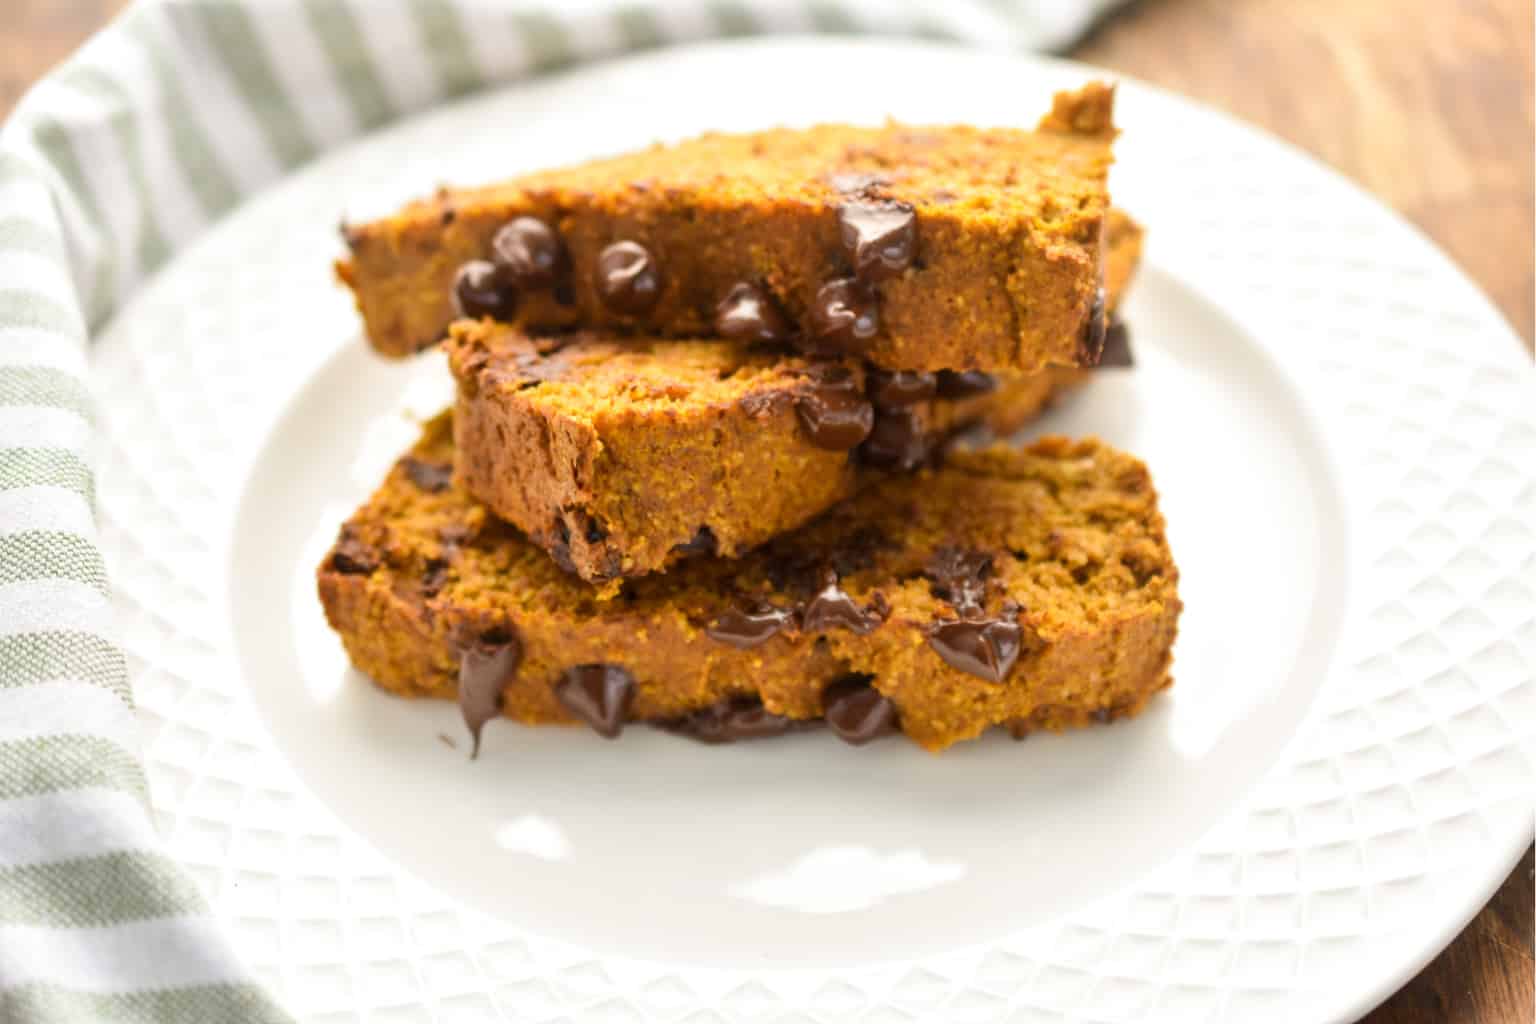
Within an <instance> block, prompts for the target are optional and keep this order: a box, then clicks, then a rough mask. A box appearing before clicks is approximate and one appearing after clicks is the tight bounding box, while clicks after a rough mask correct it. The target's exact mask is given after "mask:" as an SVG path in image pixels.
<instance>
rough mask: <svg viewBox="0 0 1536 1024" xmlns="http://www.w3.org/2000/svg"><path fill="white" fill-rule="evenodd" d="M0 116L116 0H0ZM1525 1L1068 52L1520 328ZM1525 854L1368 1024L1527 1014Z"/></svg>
mask: <svg viewBox="0 0 1536 1024" xmlns="http://www.w3.org/2000/svg"><path fill="white" fill-rule="evenodd" d="M0 6H3V8H4V11H3V13H0V115H3V114H5V113H6V112H8V111H9V110H10V108H11V106H12V105H13V104H14V103H15V101H16V100H17V99H18V98H19V97H20V95H21V93H22V91H23V90H25V89H26V87H27V86H28V85H30V84H31V82H32V81H33V80H35V79H36V78H37V77H38V76H39V75H41V74H42V73H43V72H45V71H47V70H48V69H49V68H50V67H52V66H53V65H54V64H56V63H58V62H59V61H60V60H61V59H63V58H64V57H65V56H67V55H68V54H69V52H70V51H71V50H73V49H74V48H75V47H76V46H77V45H79V43H80V42H81V41H82V40H83V39H84V38H85V37H86V36H87V35H89V34H90V33H91V32H93V31H95V30H96V29H97V28H98V27H99V26H101V25H102V24H103V23H105V22H106V21H107V19H109V18H110V17H111V16H112V15H113V14H114V13H116V12H117V11H118V10H120V9H121V8H122V7H123V6H125V3H124V0H0ZM1532 40H1533V25H1532V3H1531V0H1142V2H1141V3H1138V4H1135V5H1133V6H1132V7H1130V8H1129V9H1128V10H1126V11H1125V12H1124V13H1121V14H1118V15H1115V16H1113V17H1112V18H1110V19H1108V20H1107V21H1106V22H1105V23H1104V24H1103V25H1101V26H1099V28H1098V29H1097V31H1095V32H1094V34H1093V35H1092V36H1091V37H1090V38H1089V39H1088V40H1087V41H1086V42H1085V43H1084V44H1083V45H1082V46H1081V47H1079V48H1078V50H1077V52H1076V53H1075V54H1074V56H1076V57H1079V58H1080V59H1082V60H1087V61H1091V62H1093V63H1095V64H1101V65H1103V66H1105V67H1108V68H1112V69H1115V70H1117V71H1123V72H1125V73H1126V74H1130V75H1135V76H1136V77H1138V78H1143V79H1145V80H1147V81H1149V82H1154V83H1156V84H1158V85H1162V86H1166V87H1168V88H1170V89H1173V90H1175V91H1177V92H1181V93H1184V94H1185V95H1188V96H1192V97H1194V98H1196V99H1199V100H1202V101H1204V102H1206V103H1210V104H1212V105H1214V106H1217V107H1221V108H1223V109H1225V110H1228V111H1230V112H1232V113H1234V114H1236V115H1238V116H1239V117H1242V118H1244V119H1245V120H1248V121H1251V122H1253V123H1254V124H1258V125H1261V126H1263V127H1265V128H1267V129H1269V130H1270V131H1272V132H1274V133H1276V134H1277V135H1280V136H1281V137H1283V138H1285V139H1288V140H1290V141H1291V142H1294V143H1296V144H1297V145H1299V146H1301V147H1302V148H1303V149H1306V150H1309V151H1311V152H1312V153H1314V154H1316V155H1317V156H1319V157H1321V158H1322V159H1323V160H1325V161H1327V162H1328V163H1330V164H1332V165H1333V166H1334V167H1336V168H1338V169H1339V170H1341V171H1343V172H1344V173H1345V174H1348V175H1349V176H1350V177H1352V178H1354V179H1355V180H1356V181H1358V182H1360V183H1361V184H1363V185H1364V186H1365V187H1366V188H1368V189H1370V190H1371V191H1372V192H1374V193H1376V194H1377V195H1379V196H1381V197H1382V198H1383V199H1385V200H1386V201H1387V203H1388V204H1390V205H1392V206H1393V207H1395V208H1396V209H1398V210H1399V211H1401V212H1402V213H1403V214H1405V215H1406V216H1407V217H1408V218H1409V219H1410V220H1412V221H1414V222H1415V223H1416V224H1418V225H1419V226H1420V227H1421V228H1423V229H1424V230H1425V231H1426V232H1427V233H1428V234H1429V235H1430V237H1432V238H1433V239H1434V240H1435V241H1436V242H1437V243H1439V244H1440V245H1441V246H1442V247H1443V248H1444V249H1445V250H1446V251H1448V252H1449V253H1450V254H1451V255H1452V256H1453V257H1454V258H1455V259H1456V260H1457V262H1459V263H1460V264H1461V265H1462V266H1463V267H1465V268H1466V269H1467V271H1468V272H1469V273H1470V274H1471V275H1472V277H1473V278H1474V279H1475V280H1476V281H1477V282H1478V283H1479V284H1481V285H1482V287H1483V288H1484V289H1485V290H1486V291H1487V292H1488V293H1489V294H1490V295H1491V296H1492V297H1493V299H1494V301H1495V302H1496V303H1497V304H1498V305H1499V308H1500V309H1502V310H1503V311H1504V314H1505V316H1507V317H1508V318H1509V319H1510V321H1511V322H1512V323H1513V324H1514V327H1515V329H1516V331H1517V332H1518V333H1519V334H1520V336H1521V337H1522V338H1523V339H1524V341H1525V344H1526V346H1527V347H1528V348H1529V347H1530V346H1531V344H1532V338H1533V333H1536V325H1533V315H1536V314H1533V284H1532V282H1533V273H1536V269H1533V230H1536V228H1533V221H1532V196H1533V192H1536V185H1533V180H1532V176H1533V172H1532V161H1533V151H1536V129H1533V114H1532V110H1533V94H1536V82H1533V73H1532ZM1532 857H1533V855H1532V852H1531V851H1529V850H1528V851H1526V855H1525V858H1524V859H1523V860H1522V861H1521V862H1520V865H1519V866H1518V867H1516V868H1515V870H1514V873H1513V874H1511V875H1510V876H1509V879H1508V880H1507V881H1506V882H1505V883H1504V885H1503V887H1502V888H1501V889H1500V890H1499V891H1498V893H1497V894H1496V895H1495V896H1494V898H1493V900H1492V901H1491V902H1490V903H1489V904H1488V906H1487V907H1485V908H1484V909H1483V911H1482V912H1481V913H1480V914H1478V916H1477V917H1476V918H1475V919H1474V920H1473V921H1472V923H1471V924H1470V925H1468V926H1467V928H1466V930H1465V931H1463V932H1462V934H1461V935H1460V937H1458V938H1457V939H1456V941H1455V942H1453V943H1452V944H1451V946H1450V947H1449V948H1448V949H1447V950H1446V951H1445V952H1444V953H1442V954H1441V955H1440V956H1439V957H1438V958H1437V959H1436V960H1435V961H1434V962H1433V963H1431V964H1430V965H1429V966H1428V967H1427V968H1425V969H1424V971H1423V972H1421V973H1420V974H1419V975H1418V977H1416V978H1415V979H1414V980H1413V981H1411V982H1410V983H1409V984H1408V985H1407V986H1405V987H1404V988H1403V989H1402V991H1400V992H1398V993H1397V994H1396V995H1395V996H1393V997H1392V998H1391V999H1389V1000H1388V1001H1387V1002H1386V1003H1385V1004H1384V1005H1383V1006H1382V1007H1381V1008H1380V1009H1378V1010H1376V1011H1375V1012H1374V1013H1372V1014H1370V1015H1369V1016H1368V1017H1367V1018H1366V1021H1367V1022H1368V1024H1530V1022H1531V1021H1532V1020H1533V1018H1536V994H1533V976H1536V967H1533V956H1532V941H1533V940H1532V932H1533V926H1532V919H1533V909H1532V908H1533V905H1536V888H1533V882H1532V873H1533V870H1536V867H1533V859H1532Z"/></svg>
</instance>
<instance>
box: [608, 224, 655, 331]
mask: <svg viewBox="0 0 1536 1024" xmlns="http://www.w3.org/2000/svg"><path fill="white" fill-rule="evenodd" d="M596 284H597V294H598V295H599V296H600V297H601V298H602V300H603V305H605V306H607V307H608V308H609V309H611V310H613V311H614V312H615V313H622V314H624V315H626V316H638V315H640V314H641V313H646V312H649V311H650V310H651V309H652V308H653V307H654V306H655V305H656V303H657V302H659V301H660V300H661V286H662V280H661V267H660V265H659V264H658V263H657V262H656V257H655V256H652V255H651V251H650V250H649V249H647V248H646V247H645V246H643V245H641V244H640V243H639V242H629V241H624V242H614V243H613V244H612V245H610V246H609V247H608V248H606V249H604V250H603V251H602V253H600V254H599V255H598V257H597V278H596Z"/></svg>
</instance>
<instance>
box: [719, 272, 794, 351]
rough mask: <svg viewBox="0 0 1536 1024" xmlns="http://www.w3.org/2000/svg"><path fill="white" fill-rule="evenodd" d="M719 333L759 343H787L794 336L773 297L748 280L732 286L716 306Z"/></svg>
mask: <svg viewBox="0 0 1536 1024" xmlns="http://www.w3.org/2000/svg"><path fill="white" fill-rule="evenodd" d="M715 332H716V333H717V334H719V335H720V336H721V337H725V338H730V339H732V340H733V341H745V342H751V343H755V344H772V343H775V342H781V341H787V340H788V339H789V337H790V335H792V334H793V333H794V331H793V329H792V328H791V327H790V325H789V320H788V318H787V317H785V316H784V312H783V311H782V310H781V309H779V306H778V303H776V302H774V301H773V296H771V295H769V294H768V293H767V292H766V291H764V290H763V289H762V288H759V287H758V286H757V285H755V284H752V283H750V282H748V281H742V282H741V283H739V284H735V285H732V286H731V290H730V291H728V292H726V293H725V298H723V299H721V300H720V304H719V305H718V306H716V307H715Z"/></svg>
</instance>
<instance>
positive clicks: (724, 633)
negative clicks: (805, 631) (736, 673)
mask: <svg viewBox="0 0 1536 1024" xmlns="http://www.w3.org/2000/svg"><path fill="white" fill-rule="evenodd" d="M794 621H795V616H794V613H793V612H790V611H788V610H787V609H784V608H775V607H774V606H773V605H770V604H762V605H758V606H757V607H756V608H753V609H752V610H750V611H744V610H741V609H733V610H731V611H728V612H726V613H725V614H724V615H721V616H720V617H719V618H718V619H716V620H715V621H714V623H712V624H711V625H709V626H708V627H706V628H705V630H704V635H705V636H707V637H709V638H710V639H711V640H718V641H719V642H720V643H723V644H730V645H731V646H732V647H740V648H742V649H743V650H745V649H747V648H750V647H756V646H758V645H759V644H763V643H767V642H768V641H769V640H771V639H772V638H773V637H775V636H777V635H778V634H779V633H781V632H783V630H784V629H785V628H786V627H787V626H789V625H791V624H793V623H794Z"/></svg>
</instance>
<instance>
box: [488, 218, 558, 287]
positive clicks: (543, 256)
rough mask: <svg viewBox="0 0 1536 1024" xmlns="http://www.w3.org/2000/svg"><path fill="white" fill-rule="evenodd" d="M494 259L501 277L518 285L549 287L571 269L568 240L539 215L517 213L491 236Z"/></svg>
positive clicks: (492, 256) (492, 257)
mask: <svg viewBox="0 0 1536 1024" xmlns="http://www.w3.org/2000/svg"><path fill="white" fill-rule="evenodd" d="M491 262H493V263H495V264H496V270H497V272H498V273H499V274H500V275H501V279H502V280H503V281H505V282H506V283H507V284H510V285H513V286H514V287H517V288H526V289H529V290H532V289H536V288H548V287H550V286H552V285H553V284H554V283H555V282H556V281H559V280H560V279H561V278H562V277H563V276H564V275H565V273H566V271H567V270H568V269H569V266H570V260H569V257H567V256H566V252H565V243H564V242H562V241H561V240H560V236H559V235H558V234H556V233H555V229H554V228H552V227H550V226H549V225H548V224H546V223H544V222H543V221H542V220H539V219H538V218H537V217H517V218H515V219H513V220H511V221H509V222H507V223H506V224H505V225H503V226H502V228H501V230H499V231H497V232H496V234H495V235H494V236H493V237H492V238H491Z"/></svg>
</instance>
